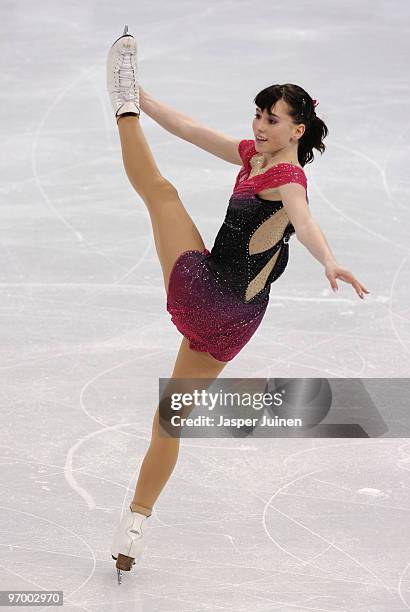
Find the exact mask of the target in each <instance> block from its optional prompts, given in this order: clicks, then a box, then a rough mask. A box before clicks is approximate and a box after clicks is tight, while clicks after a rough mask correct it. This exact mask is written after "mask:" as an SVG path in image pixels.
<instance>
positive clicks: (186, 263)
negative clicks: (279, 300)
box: [167, 249, 269, 361]
mask: <svg viewBox="0 0 410 612" xmlns="http://www.w3.org/2000/svg"><path fill="white" fill-rule="evenodd" d="M209 257H210V252H209V251H208V249H204V250H203V251H199V250H191V251H185V252H184V253H182V254H181V255H180V256H179V257H178V258H177V260H176V261H175V263H174V265H173V267H172V270H171V274H170V278H169V284H168V294H167V311H168V312H169V314H170V315H171V321H172V322H173V323H174V325H175V326H176V328H177V329H178V330H179V331H180V332H181V334H183V335H184V336H185V337H186V338H187V339H188V340H189V346H190V348H191V349H193V350H195V351H206V352H208V353H209V354H210V355H212V357H214V358H215V359H217V360H219V361H230V360H231V359H233V358H234V357H235V355H237V354H238V353H239V351H240V350H241V349H242V348H243V347H244V346H245V344H247V342H249V340H250V339H251V338H252V336H253V334H254V333H255V331H256V330H257V328H258V327H259V325H260V323H261V321H262V319H263V316H264V314H265V311H266V308H267V306H268V302H269V297H267V299H266V301H265V302H263V303H260V304H251V303H245V302H242V301H241V300H240V299H239V298H238V296H237V295H236V294H235V293H234V292H233V291H232V290H231V289H230V288H229V287H227V286H226V285H225V284H222V283H221V282H220V281H219V280H218V279H217V278H216V277H215V276H214V274H213V273H212V272H211V270H210V269H209V268H208V266H207V264H206V261H207V259H208V258H209Z"/></svg>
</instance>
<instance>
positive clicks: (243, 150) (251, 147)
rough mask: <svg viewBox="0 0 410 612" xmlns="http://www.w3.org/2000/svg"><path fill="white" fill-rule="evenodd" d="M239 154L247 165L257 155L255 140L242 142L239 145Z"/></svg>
mask: <svg viewBox="0 0 410 612" xmlns="http://www.w3.org/2000/svg"><path fill="white" fill-rule="evenodd" d="M238 153H239V155H240V158H241V160H242V162H243V164H244V165H246V164H247V163H248V162H249V160H250V159H251V157H252V155H253V154H254V153H255V143H254V141H253V140H241V141H240V142H239V145H238Z"/></svg>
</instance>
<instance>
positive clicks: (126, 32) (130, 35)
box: [111, 25, 134, 48]
mask: <svg viewBox="0 0 410 612" xmlns="http://www.w3.org/2000/svg"><path fill="white" fill-rule="evenodd" d="M125 36H129V37H130V38H134V37H133V35H132V34H128V26H127V25H126V26H125V28H124V33H123V34H122V35H121V36H120V37H119V38H117V40H115V41H114V42H113V43H112V45H111V48H112V47H113V46H114V45H115V43H117V42H118V41H119V40H121V38H124V37H125Z"/></svg>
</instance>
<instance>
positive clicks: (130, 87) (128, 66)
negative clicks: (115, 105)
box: [114, 47, 135, 100]
mask: <svg viewBox="0 0 410 612" xmlns="http://www.w3.org/2000/svg"><path fill="white" fill-rule="evenodd" d="M121 55H122V60H121V64H120V67H119V68H118V89H115V90H114V91H115V92H116V93H118V94H120V95H121V99H122V100H135V87H134V86H135V68H134V64H133V61H132V57H133V55H134V50H133V49H132V48H127V47H123V48H122V49H121Z"/></svg>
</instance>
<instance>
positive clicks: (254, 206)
mask: <svg viewBox="0 0 410 612" xmlns="http://www.w3.org/2000/svg"><path fill="white" fill-rule="evenodd" d="M107 89H108V93H109V96H110V100H111V103H112V107H113V110H114V113H115V117H116V121H117V126H118V130H119V137H120V141H121V149H122V157H123V162H124V167H125V171H126V174H127V176H128V178H129V180H130V182H131V185H132V186H133V187H134V189H135V190H136V191H137V193H138V194H139V195H140V196H141V198H142V200H143V201H144V203H145V205H146V207H147V209H148V212H149V215H150V219H151V223H152V230H153V234H154V240H155V247H156V250H157V253H158V257H159V261H160V264H161V268H162V273H163V277H164V285H165V291H166V294H167V311H168V312H169V314H170V315H171V320H172V322H173V323H174V324H175V326H176V327H177V329H178V330H179V331H180V332H181V334H182V335H183V338H182V341H181V345H180V348H179V352H178V355H177V359H176V362H175V366H174V369H173V372H172V377H171V378H182V379H191V378H192V379H195V378H208V379H211V380H213V379H215V378H217V377H218V375H219V374H220V373H221V371H222V370H223V368H224V367H225V365H226V364H227V363H229V362H230V361H231V360H232V359H233V358H234V357H235V355H237V354H238V353H239V351H240V350H241V349H242V348H243V347H244V346H245V345H246V343H247V342H248V341H249V340H250V338H251V337H252V336H253V334H254V333H255V331H256V329H257V328H258V326H259V325H260V323H261V321H262V318H263V316H264V314H265V311H266V308H267V305H268V301H269V293H270V287H271V284H272V282H274V281H275V280H277V279H278V278H279V276H280V275H281V274H282V273H283V271H284V270H285V268H286V265H287V262H288V256H289V245H288V242H289V237H290V236H291V235H292V234H296V236H297V238H298V240H299V241H300V242H301V243H302V244H303V245H304V246H305V247H306V248H307V249H308V250H309V251H310V253H311V254H312V255H313V256H314V257H315V258H316V259H317V260H318V261H319V262H320V263H322V264H323V266H324V268H325V275H326V277H327V279H328V280H329V282H330V286H331V287H332V288H333V290H337V289H338V285H337V282H336V279H340V280H342V281H344V282H346V283H350V284H351V285H352V287H353V288H354V289H355V291H356V292H357V294H358V295H359V297H360V298H362V299H363V297H364V293H369V291H368V290H367V289H366V288H365V287H364V286H363V285H362V284H361V283H360V282H359V281H358V280H357V279H356V278H355V277H354V276H353V274H352V273H351V272H350V271H349V270H347V269H346V268H343V267H341V266H340V265H339V264H338V263H337V262H336V260H335V258H334V256H333V253H332V252H331V250H330V248H329V245H328V243H327V241H326V238H325V236H324V235H323V233H322V231H321V229H320V228H319V226H318V225H317V223H316V222H315V221H314V220H313V218H312V217H311V215H310V212H309V207H308V203H309V199H308V197H307V193H306V189H307V179H306V176H305V173H304V171H303V166H305V164H307V163H310V162H312V161H313V153H312V149H317V150H319V151H320V152H321V154H322V153H323V151H324V150H325V145H324V144H323V142H322V140H323V138H325V136H326V135H327V133H328V129H327V127H326V125H325V123H324V122H323V121H322V119H320V118H319V117H318V116H317V115H316V111H315V107H316V106H317V101H316V100H312V98H311V97H310V95H309V94H308V93H307V92H306V91H305V90H304V89H302V88H301V87H299V86H298V85H293V84H289V83H288V84H285V85H271V86H270V87H267V88H266V89H263V90H262V91H261V92H259V93H258V95H257V96H256V98H255V100H254V101H255V104H256V115H255V118H254V120H253V124H252V128H253V132H254V135H255V139H254V140H246V139H245V140H236V139H234V138H230V137H228V136H225V135H223V134H221V133H219V132H215V131H213V130H210V129H208V128H206V127H204V126H202V125H200V124H198V123H197V122H195V121H194V120H193V119H191V118H190V117H188V116H186V115H183V114H181V113H178V112H176V111H174V110H173V109H171V108H168V107H166V106H165V105H163V104H161V103H159V102H157V101H155V100H154V99H153V98H152V97H151V96H150V95H149V94H147V93H146V92H145V91H144V90H143V89H142V88H141V87H140V86H139V83H138V77H137V46H136V42H135V39H134V37H133V36H132V35H130V34H129V33H128V27H127V26H125V29H124V33H123V35H122V36H121V37H120V38H118V39H117V40H116V41H115V43H114V44H113V45H112V47H111V49H110V51H109V53H108V59H107ZM140 109H141V110H142V111H143V112H145V113H146V114H148V115H149V116H150V117H152V118H153V119H154V120H155V121H157V122H158V123H159V124H160V125H161V126H163V127H164V128H165V129H166V130H168V131H169V132H171V133H172V134H174V135H175V136H178V137H180V138H182V139H184V140H186V141H188V142H190V143H192V144H194V145H196V146H198V147H201V148H202V149H204V150H205V151H208V152H209V153H212V154H213V155H216V156H217V157H220V158H221V159H223V160H225V161H227V162H230V163H232V164H236V165H238V166H241V168H240V170H239V173H238V175H237V178H236V181H235V185H234V189H233V193H232V195H231V197H230V200H229V205H228V209H227V212H226V216H225V219H224V221H223V224H222V226H221V228H220V230H219V232H218V234H217V236H216V238H215V242H214V245H213V247H212V250H211V251H208V249H207V248H206V247H205V244H204V242H203V240H202V237H201V234H200V233H199V231H198V229H197V227H196V226H195V224H194V222H193V221H192V219H191V217H190V215H189V214H188V212H187V211H186V209H185V208H184V205H183V203H182V202H181V200H180V198H179V195H178V191H177V190H176V188H175V187H174V185H172V184H171V182H170V181H169V180H167V179H166V178H165V177H164V176H163V175H162V174H161V172H160V170H159V169H158V167H157V165H156V163H155V160H154V158H153V156H152V153H151V150H150V147H149V145H148V143H147V141H146V139H145V136H144V133H143V130H142V127H141V124H140ZM178 451H179V438H170V437H163V436H160V429H159V410H158V408H157V411H156V413H155V416H154V419H153V426H152V437H151V442H150V445H149V448H148V451H147V453H146V455H145V457H144V459H143V462H142V465H141V470H140V473H139V478H138V482H137V485H136V489H135V494H134V497H133V500H132V502H131V503H130V505H129V507H128V508H127V510H126V512H125V514H124V515H123V517H122V519H121V521H120V524H119V526H118V528H117V530H116V532H115V534H114V538H113V542H112V546H111V554H112V557H113V559H115V560H116V568H117V575H118V582H119V583H120V582H121V570H125V571H129V570H130V569H131V567H132V565H133V564H135V559H137V558H138V557H139V556H140V554H141V551H142V542H143V535H144V534H143V531H144V530H145V527H146V525H145V524H144V523H145V521H146V520H147V518H148V517H149V516H151V513H152V509H153V506H154V503H155V501H156V500H157V498H158V497H159V495H160V493H161V491H162V489H163V488H164V486H165V484H166V482H167V481H168V479H169V477H170V475H171V473H172V471H173V469H174V467H175V464H176V461H177V457H178Z"/></svg>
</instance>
